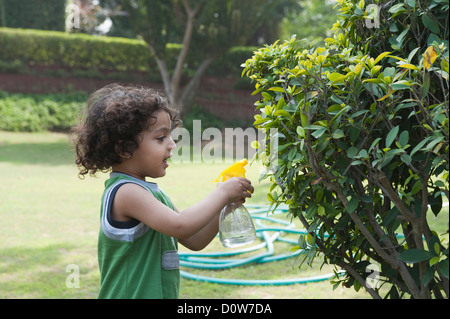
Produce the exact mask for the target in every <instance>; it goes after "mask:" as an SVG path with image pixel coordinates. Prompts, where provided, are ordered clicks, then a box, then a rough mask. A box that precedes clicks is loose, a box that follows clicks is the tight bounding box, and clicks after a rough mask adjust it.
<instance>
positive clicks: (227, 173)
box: [213, 158, 248, 182]
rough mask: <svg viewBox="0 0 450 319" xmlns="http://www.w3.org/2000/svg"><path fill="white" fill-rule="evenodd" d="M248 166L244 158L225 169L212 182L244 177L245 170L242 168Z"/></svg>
mask: <svg viewBox="0 0 450 319" xmlns="http://www.w3.org/2000/svg"><path fill="white" fill-rule="evenodd" d="M247 164H248V161H247V159H246V158H244V159H242V160H240V161H238V162H236V163H234V164H233V165H231V166H229V167H228V168H227V169H225V170H224V171H223V172H222V173H220V175H219V176H218V177H217V178H216V180H214V181H213V182H220V181H222V182H225V181H226V180H228V179H230V178H232V177H245V168H244V166H245V165H247Z"/></svg>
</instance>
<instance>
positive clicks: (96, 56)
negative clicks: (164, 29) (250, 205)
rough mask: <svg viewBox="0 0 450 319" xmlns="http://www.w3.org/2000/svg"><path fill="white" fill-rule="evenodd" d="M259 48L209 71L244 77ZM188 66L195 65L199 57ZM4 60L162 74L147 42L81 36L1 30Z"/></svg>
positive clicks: (173, 51)
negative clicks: (244, 69)
mask: <svg viewBox="0 0 450 319" xmlns="http://www.w3.org/2000/svg"><path fill="white" fill-rule="evenodd" d="M180 48H181V45H179V44H169V48H168V49H169V50H167V54H168V55H169V57H168V59H167V60H168V61H173V63H175V61H176V57H177V55H178V53H179V50H180ZM254 50H255V48H253V47H235V48H231V49H230V50H229V51H228V52H227V53H226V54H225V55H224V56H222V57H220V58H219V59H218V60H217V61H216V63H214V64H213V65H212V66H211V67H210V70H209V73H210V74H217V75H221V76H240V72H241V68H240V65H241V63H242V62H243V61H245V60H246V59H247V58H249V57H251V56H252V54H253V51H254ZM189 59H190V61H191V62H189V61H188V65H189V64H190V65H195V64H196V63H195V62H198V61H196V58H195V56H191V57H189ZM0 61H4V62H9V63H22V64H24V65H33V64H38V65H52V66H57V67H61V68H70V69H92V68H95V69H99V70H108V71H117V72H120V71H146V72H151V73H158V74H159V71H158V69H157V65H156V62H155V60H154V59H153V58H152V55H151V53H150V50H149V49H148V48H147V46H146V44H145V42H144V41H143V40H138V39H126V38H116V37H106V36H93V35H87V34H81V33H66V32H59V31H43V30H33V29H12V28H0ZM169 66H170V65H169Z"/></svg>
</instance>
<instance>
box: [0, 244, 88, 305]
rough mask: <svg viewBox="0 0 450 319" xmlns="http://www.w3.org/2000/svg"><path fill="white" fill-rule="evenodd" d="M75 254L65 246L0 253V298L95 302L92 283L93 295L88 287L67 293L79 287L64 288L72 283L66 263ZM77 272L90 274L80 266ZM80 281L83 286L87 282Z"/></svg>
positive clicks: (68, 246)
mask: <svg viewBox="0 0 450 319" xmlns="http://www.w3.org/2000/svg"><path fill="white" fill-rule="evenodd" d="M76 250H77V248H76V247H75V246H71V245H68V244H67V243H64V244H57V245H49V246H45V247H38V248H35V247H14V248H6V249H0V256H1V261H0V298H39V299H41V298H72V297H76V298H80V297H81V298H92V297H94V298H95V294H96V287H95V283H94V284H91V285H90V286H93V288H94V289H93V290H94V292H92V293H91V292H90V290H92V289H90V287H87V288H88V289H86V287H83V288H85V289H70V288H79V287H68V286H67V285H66V280H68V282H69V285H70V284H71V283H73V282H74V281H73V280H72V277H73V276H72V277H70V275H71V274H73V273H74V271H73V268H70V267H72V266H70V267H69V265H72V264H71V263H70V262H69V260H70V259H72V258H73V257H71V255H73V254H74V251H76ZM76 266H78V265H76ZM80 268H81V270H80V274H81V275H82V276H83V275H86V273H89V272H90V271H91V269H87V268H86V267H83V265H80ZM68 278H69V279H68ZM81 281H82V284H83V285H84V286H86V280H85V279H84V278H83V279H81ZM74 294H75V295H74Z"/></svg>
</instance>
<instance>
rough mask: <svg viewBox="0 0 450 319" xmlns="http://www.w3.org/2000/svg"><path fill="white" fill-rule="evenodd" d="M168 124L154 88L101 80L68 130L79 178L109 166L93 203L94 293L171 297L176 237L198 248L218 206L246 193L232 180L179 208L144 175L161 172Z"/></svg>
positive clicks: (169, 116)
mask: <svg viewBox="0 0 450 319" xmlns="http://www.w3.org/2000/svg"><path fill="white" fill-rule="evenodd" d="M174 122H175V123H176V121H175V112H174V111H173V110H172V109H170V108H169V106H168V103H167V100H166V98H165V97H164V96H163V95H161V94H160V93H158V92H157V91H154V90H151V89H147V88H136V87H123V86H119V85H109V86H107V87H104V88H103V89H100V90H98V91H97V92H95V93H94V94H93V95H92V96H91V97H90V99H89V100H88V103H87V108H86V116H85V120H84V122H83V123H82V124H81V125H79V126H78V127H77V128H75V130H74V131H75V133H76V135H77V137H76V141H75V143H76V154H77V159H76V164H77V165H78V166H79V168H80V176H84V175H86V174H88V173H90V174H91V175H94V174H95V173H96V172H97V171H103V172H106V171H109V170H112V172H111V175H110V178H109V179H108V180H107V181H106V182H105V192H104V193H103V196H102V202H101V225H100V232H99V239H98V262H99V267H100V274H101V288H100V292H99V298H178V292H179V285H180V275H179V259H178V242H180V243H181V244H182V245H184V246H186V247H187V248H189V249H192V250H200V249H203V248H204V247H206V246H207V245H208V244H209V243H210V242H211V240H212V239H213V238H214V237H215V236H216V234H217V232H218V220H219V215H220V211H221V210H222V208H223V207H224V206H225V205H226V204H228V203H232V202H244V201H245V198H247V197H250V196H251V195H250V193H249V192H251V193H252V192H253V187H252V185H251V183H250V181H249V180H247V179H245V178H232V179H230V180H228V181H226V182H224V183H220V184H219V185H218V187H217V188H216V189H215V190H213V191H212V192H211V193H209V194H208V195H207V196H206V197H205V198H203V199H202V200H201V201H200V202H199V203H197V204H195V205H194V206H192V207H189V208H187V209H185V210H183V211H181V212H180V211H179V210H178V209H177V208H176V207H175V206H174V205H173V204H172V202H171V200H170V199H169V197H168V196H167V195H166V194H165V193H164V191H163V190H161V189H160V188H159V187H158V185H157V184H155V183H151V182H147V181H146V178H147V177H150V178H153V179H156V178H159V177H163V176H164V175H165V174H166V169H167V168H168V166H169V164H168V159H169V158H170V157H171V155H172V153H171V152H172V150H173V149H174V148H175V143H174V141H173V140H172V138H171V136H170V132H171V129H172V128H173V123H174ZM248 191H249V192H248Z"/></svg>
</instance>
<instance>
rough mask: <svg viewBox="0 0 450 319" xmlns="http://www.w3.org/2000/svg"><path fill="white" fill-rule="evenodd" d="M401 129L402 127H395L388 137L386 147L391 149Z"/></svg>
mask: <svg viewBox="0 0 450 319" xmlns="http://www.w3.org/2000/svg"><path fill="white" fill-rule="evenodd" d="M399 129H400V127H399V126H398V125H397V126H396V127H394V128H393V129H392V130H391V131H390V132H389V133H388V135H387V137H386V147H390V146H391V144H392V142H393V141H394V140H395V138H396V137H397V134H398V130H399Z"/></svg>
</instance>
